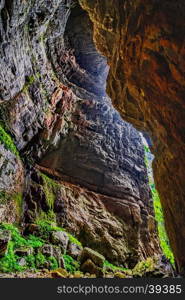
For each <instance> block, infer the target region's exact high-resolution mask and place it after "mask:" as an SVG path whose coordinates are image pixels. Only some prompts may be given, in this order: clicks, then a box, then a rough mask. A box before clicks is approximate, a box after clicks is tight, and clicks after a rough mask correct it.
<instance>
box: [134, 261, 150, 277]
mask: <svg viewBox="0 0 185 300" xmlns="http://www.w3.org/2000/svg"><path fill="white" fill-rule="evenodd" d="M155 267H156V261H155V258H151V257H148V258H147V259H146V260H143V261H140V262H138V263H137V265H136V266H135V267H134V269H133V270H132V274H133V275H137V276H139V277H142V276H143V274H145V273H147V272H152V271H154V270H155Z"/></svg>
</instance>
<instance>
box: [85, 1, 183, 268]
mask: <svg viewBox="0 0 185 300" xmlns="http://www.w3.org/2000/svg"><path fill="white" fill-rule="evenodd" d="M80 3H81V5H82V7H83V8H84V9H86V10H87V11H88V13H89V16H90V18H91V20H92V21H93V23H94V40H95V43H96V46H97V48H98V49H99V51H101V53H102V54H103V55H105V56H106V57H107V59H108V65H109V66H110V71H109V76H108V82H107V91H108V94H109V96H110V97H111V99H112V102H113V104H114V106H115V107H116V108H117V109H118V110H119V112H120V113H121V115H122V117H123V118H124V119H125V120H127V121H129V122H131V123H132V124H133V125H134V126H135V127H136V128H139V129H140V130H142V131H146V132H148V133H149V134H150V137H151V138H152V142H153V144H152V147H151V149H152V151H153V153H154V154H155V161H154V165H153V167H154V175H155V181H156V184H157V188H158V190H159V193H160V197H161V200H162V204H163V209H164V214H165V220H166V228H167V232H168V235H169V237H170V243H171V246H172V249H173V252H174V253H175V257H176V260H177V265H178V268H179V271H180V272H181V273H182V274H183V273H184V270H185V256H184V245H185V239H184V230H183V228H184V219H185V205H184V194H185V188H184V168H185V160H184V146H185V136H184V130H185V127H184V126H185V123H184V119H185V109H184V101H183V97H184V93H185V87H184V64H185V59H184V58H185V47H184V17H185V3H184V1H183V0H179V1H170V0H164V1H160V0H138V1H134V0H133V1H130V0H125V1H121V0H116V1H114V0H111V1H101V0H97V1H91V0H80Z"/></svg>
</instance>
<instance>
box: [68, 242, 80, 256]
mask: <svg viewBox="0 0 185 300" xmlns="http://www.w3.org/2000/svg"><path fill="white" fill-rule="evenodd" d="M81 252H82V247H80V246H79V245H77V244H74V243H72V242H70V241H69V243H68V247H67V254H68V255H70V256H71V257H73V258H74V259H78V257H79V256H80V254H81Z"/></svg>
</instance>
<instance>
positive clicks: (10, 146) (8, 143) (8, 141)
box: [0, 124, 19, 156]
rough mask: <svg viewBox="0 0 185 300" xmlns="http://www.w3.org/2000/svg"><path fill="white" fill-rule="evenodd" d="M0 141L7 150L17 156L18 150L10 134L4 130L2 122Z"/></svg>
mask: <svg viewBox="0 0 185 300" xmlns="http://www.w3.org/2000/svg"><path fill="white" fill-rule="evenodd" d="M0 143H1V144H3V145H4V146H5V148H6V149H7V150H10V151H11V152H12V153H14V154H15V155H16V156H19V152H18V150H17V148H16V146H15V144H14V142H13V139H12V138H11V136H10V135H9V134H8V133H7V132H6V131H5V129H4V128H3V126H2V124H0Z"/></svg>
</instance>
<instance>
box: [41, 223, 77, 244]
mask: <svg viewBox="0 0 185 300" xmlns="http://www.w3.org/2000/svg"><path fill="white" fill-rule="evenodd" d="M37 224H38V225H39V226H40V235H41V236H43V238H45V239H46V240H47V239H49V236H50V232H51V231H64V232H65V233H66V234H67V235H68V237H69V240H70V241H71V243H74V244H76V245H78V246H82V244H81V243H80V242H79V241H78V240H77V239H76V238H75V237H74V236H73V235H71V234H70V233H68V232H66V230H65V229H64V228H62V227H58V226H55V225H54V224H52V222H50V221H45V220H39V221H37Z"/></svg>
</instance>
